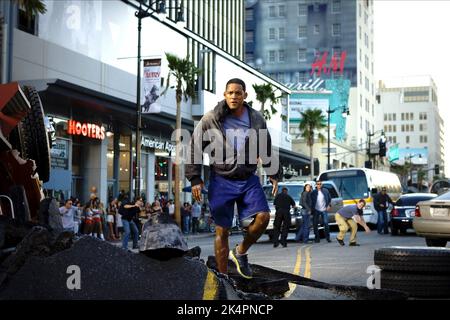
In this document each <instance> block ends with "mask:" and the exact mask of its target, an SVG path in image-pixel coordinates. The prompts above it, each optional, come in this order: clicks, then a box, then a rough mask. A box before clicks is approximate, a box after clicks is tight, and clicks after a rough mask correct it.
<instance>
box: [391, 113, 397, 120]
mask: <svg viewBox="0 0 450 320" xmlns="http://www.w3.org/2000/svg"><path fill="white" fill-rule="evenodd" d="M392 120H394V121H397V114H396V113H393V114H392Z"/></svg>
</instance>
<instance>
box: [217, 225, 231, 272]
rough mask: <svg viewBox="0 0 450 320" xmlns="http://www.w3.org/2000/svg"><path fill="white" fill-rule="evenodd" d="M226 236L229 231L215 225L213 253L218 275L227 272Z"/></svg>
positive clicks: (227, 249) (227, 246)
mask: <svg viewBox="0 0 450 320" xmlns="http://www.w3.org/2000/svg"><path fill="white" fill-rule="evenodd" d="M228 235H229V229H228V228H223V227H220V226H217V225H216V238H215V240H214V252H215V255H216V263H217V270H219V272H220V273H224V274H227V272H228V252H229V250H230V249H229V245H228Z"/></svg>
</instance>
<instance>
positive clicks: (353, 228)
mask: <svg viewBox="0 0 450 320" xmlns="http://www.w3.org/2000/svg"><path fill="white" fill-rule="evenodd" d="M347 223H348V224H349V225H350V229H351V234H350V244H352V243H356V234H357V232H358V225H357V224H356V222H355V221H354V220H353V219H348V220H347Z"/></svg>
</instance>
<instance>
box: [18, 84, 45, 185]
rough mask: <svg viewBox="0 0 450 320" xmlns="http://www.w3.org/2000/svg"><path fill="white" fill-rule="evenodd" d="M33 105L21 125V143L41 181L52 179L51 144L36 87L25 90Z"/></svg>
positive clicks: (26, 156)
mask: <svg viewBox="0 0 450 320" xmlns="http://www.w3.org/2000/svg"><path fill="white" fill-rule="evenodd" d="M23 92H24V93H25V95H26V97H27V99H28V101H29V102H30V105H31V110H30V112H29V113H28V114H27V115H26V117H25V118H24V119H23V120H22V121H21V122H20V124H19V134H20V142H21V144H22V152H23V156H24V158H28V159H32V160H34V161H35V163H36V166H37V169H36V171H37V172H38V174H39V179H40V180H42V181H43V182H47V181H48V180H49V179H50V144H49V141H48V134H47V129H46V128H45V123H44V110H43V108H42V103H41V99H40V98H39V94H38V92H37V91H36V89H35V88H34V87H29V86H25V87H24V88H23Z"/></svg>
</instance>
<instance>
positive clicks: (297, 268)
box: [284, 246, 305, 298]
mask: <svg viewBox="0 0 450 320" xmlns="http://www.w3.org/2000/svg"><path fill="white" fill-rule="evenodd" d="M304 247H305V246H301V247H300V248H299V249H298V250H297V260H296V261H295V267H294V272H293V274H295V275H297V276H298V275H299V274H300V268H301V266H302V249H303V248H304ZM295 288H297V285H296V284H295V283H291V282H289V291H288V292H286V293H285V294H284V296H285V297H286V298H289V297H290V296H291V294H292V293H293V292H294V290H295Z"/></svg>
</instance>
